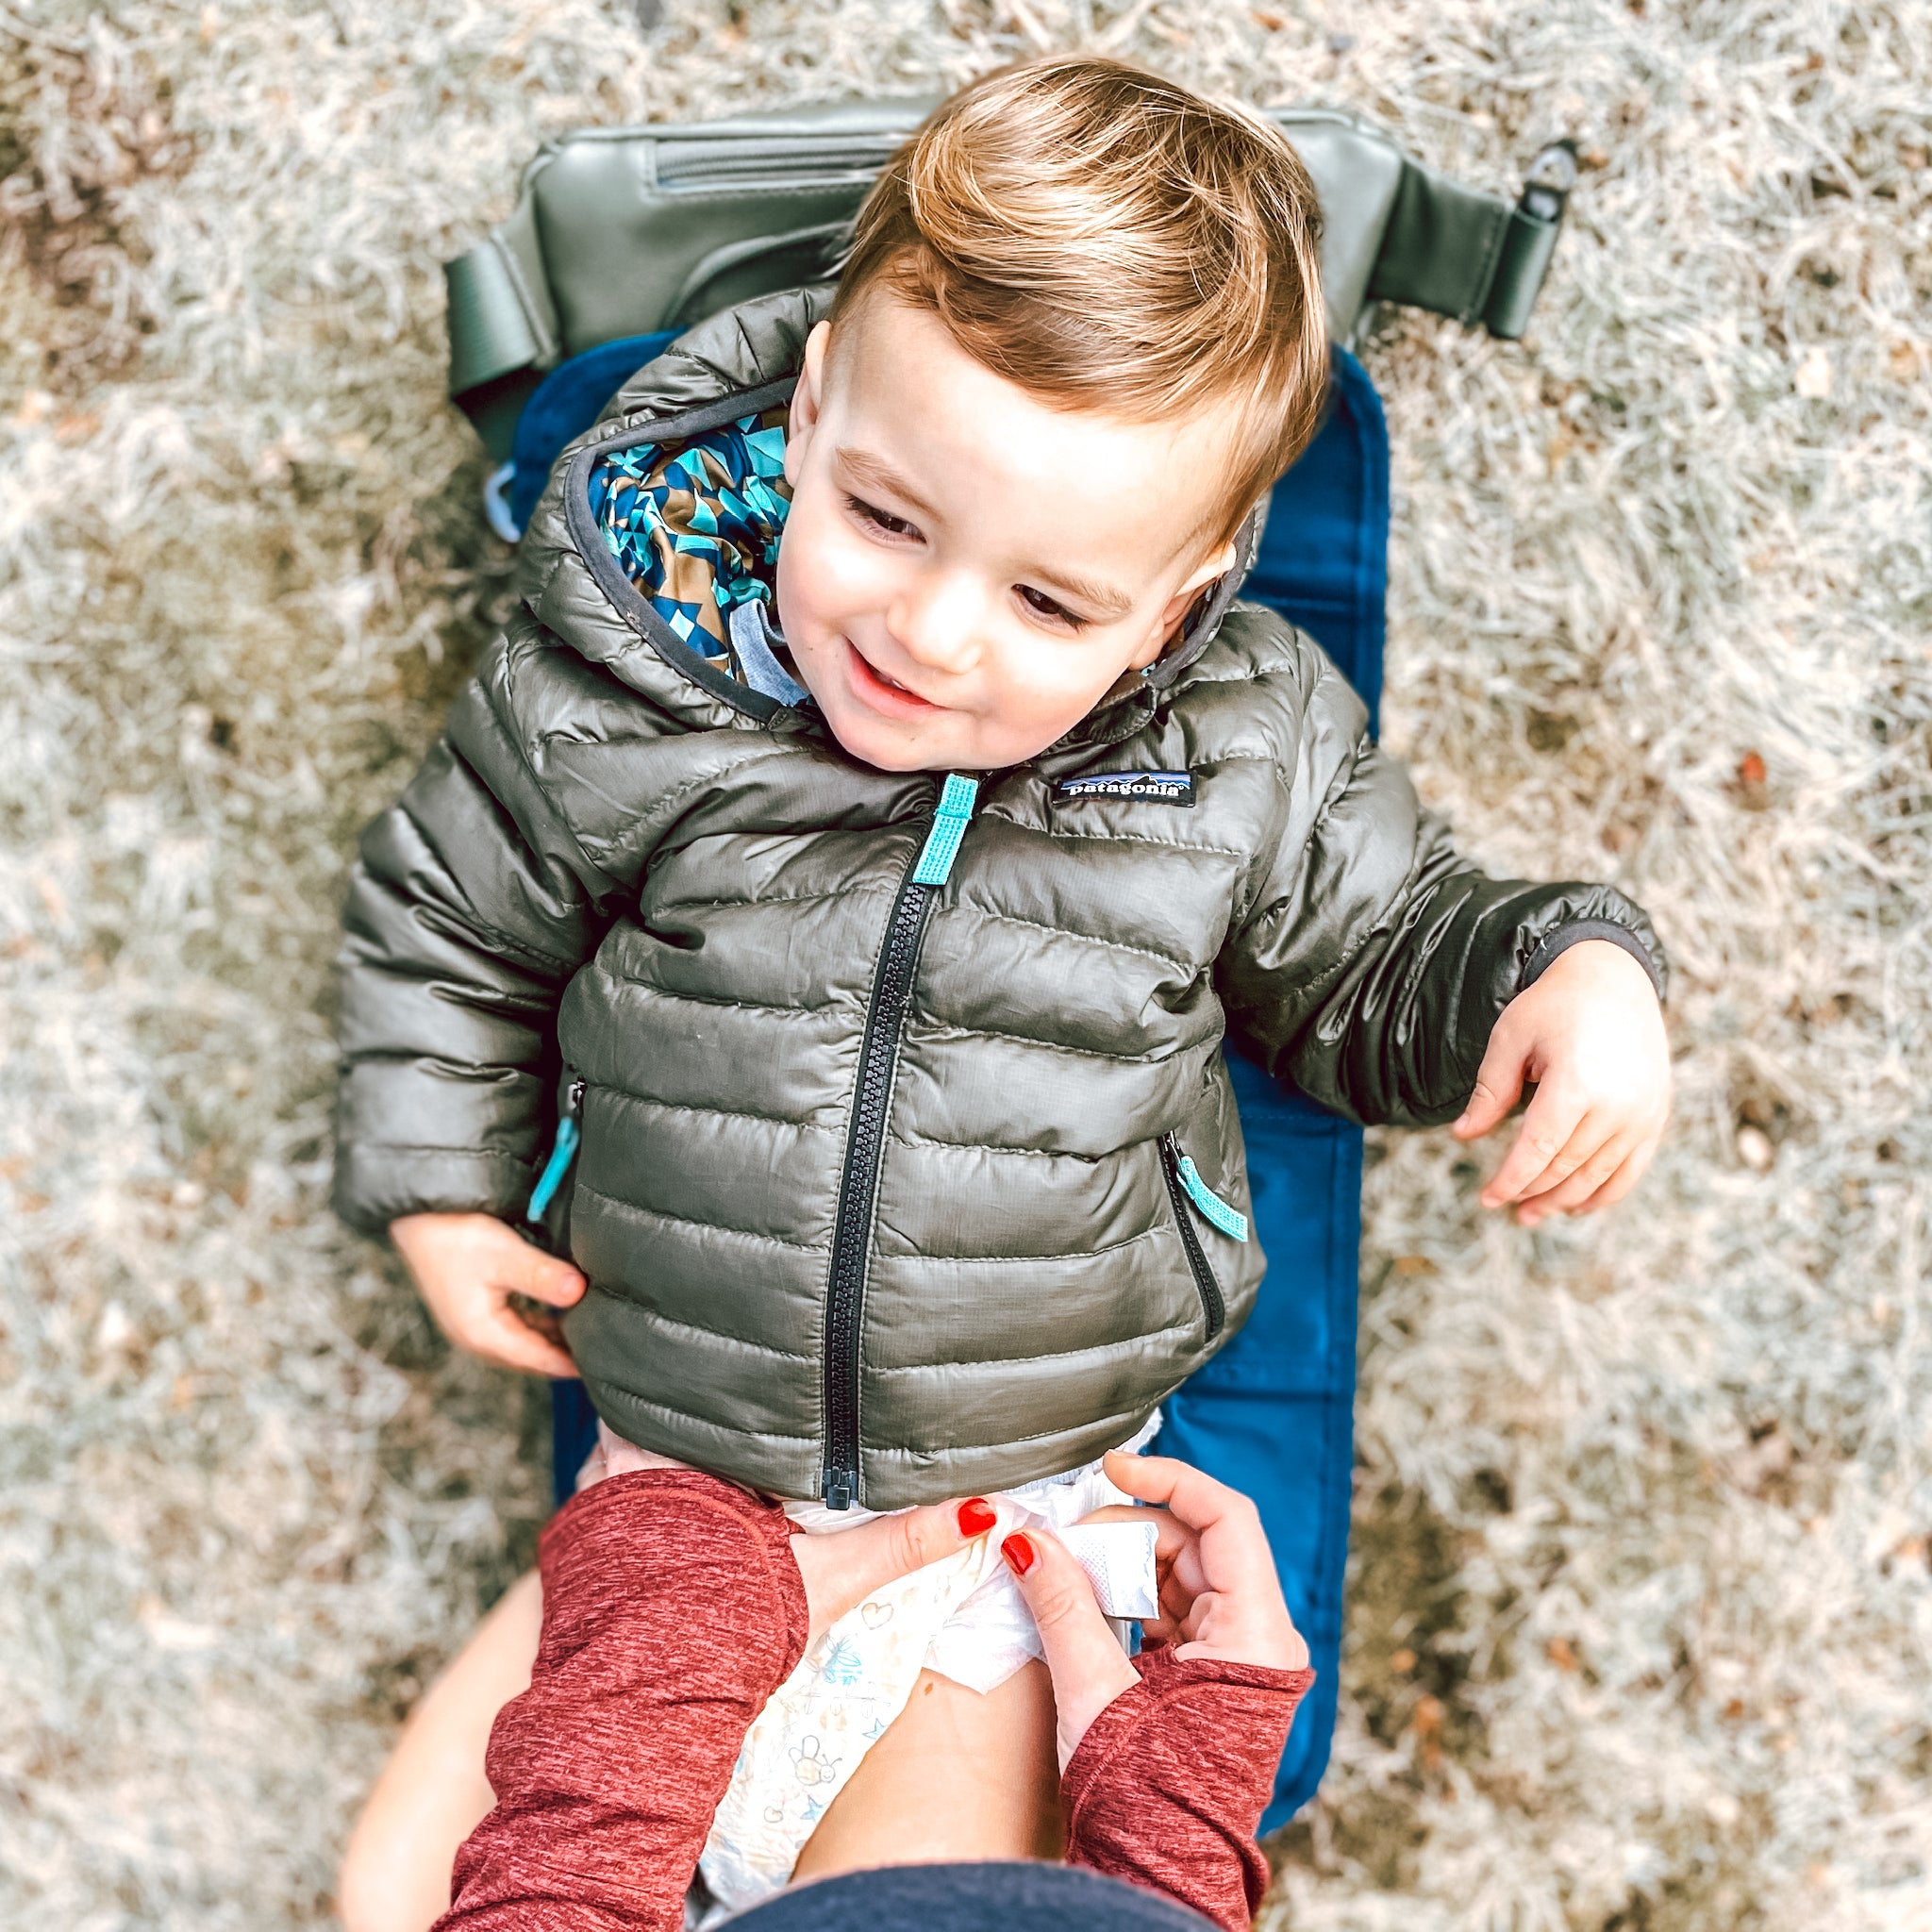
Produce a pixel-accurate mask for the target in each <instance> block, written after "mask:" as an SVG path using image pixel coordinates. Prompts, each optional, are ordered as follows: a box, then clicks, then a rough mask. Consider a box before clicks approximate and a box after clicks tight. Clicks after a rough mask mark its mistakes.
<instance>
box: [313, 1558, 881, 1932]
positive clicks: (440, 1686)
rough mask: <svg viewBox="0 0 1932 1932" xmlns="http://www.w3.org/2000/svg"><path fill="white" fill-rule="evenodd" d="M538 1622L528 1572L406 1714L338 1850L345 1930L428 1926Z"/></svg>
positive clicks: (526, 1670) (485, 1794)
mask: <svg viewBox="0 0 1932 1932" xmlns="http://www.w3.org/2000/svg"><path fill="white" fill-rule="evenodd" d="M542 1622H543V1593H542V1591H541V1587H540V1585H539V1583H538V1580H537V1573H536V1572H535V1571H534V1570H533V1571H531V1572H530V1574H528V1575H527V1576H520V1577H519V1578H518V1579H517V1580H516V1582H515V1583H513V1584H511V1586H510V1587H509V1589H508V1591H505V1592H504V1595H503V1598H502V1600H501V1601H500V1602H499V1603H498V1604H497V1606H496V1607H495V1608H494V1609H492V1610H491V1612H490V1614H489V1615H488V1616H487V1617H485V1618H484V1620H483V1621H482V1623H481V1624H478V1625H477V1628H476V1634H475V1636H474V1637H472V1638H471V1639H470V1641H469V1642H468V1643H466V1644H465V1645H464V1646H463V1648H462V1650H461V1652H460V1653H459V1654H458V1657H457V1659H456V1661H455V1662H454V1663H453V1664H451V1665H450V1667H449V1669H448V1670H446V1671H445V1672H444V1673H443V1674H442V1675H441V1677H439V1678H438V1679H437V1680H436V1682H435V1683H434V1684H432V1685H431V1686H430V1687H429V1690H428V1691H427V1692H426V1693H425V1696H424V1698H423V1701H422V1702H421V1703H420V1704H419V1705H417V1707H416V1708H415V1709H414V1710H413V1711H411V1712H410V1713H409V1720H408V1723H407V1724H404V1726H403V1731H402V1736H401V1737H399V1738H398V1739H397V1740H396V1748H395V1750H394V1751H393V1752H392V1753H391V1756H390V1760H389V1762H388V1763H387V1764H386V1765H384V1766H383V1768H382V1775H381V1776H380V1777H378V1778H377V1779H376V1781H375V1790H373V1791H371V1792H370V1794H369V1802H368V1803H367V1804H366V1805H365V1806H364V1807H362V1815H361V1817H360V1818H358V1820H357V1821H356V1828H355V1830H354V1831H353V1832H352V1833H351V1834H350V1835H349V1848H348V1850H347V1851H346V1852H345V1853H344V1854H343V1855H342V1869H341V1875H340V1876H339V1877H338V1878H337V1880H336V1908H337V1910H338V1911H339V1912H340V1913H341V1920H342V1924H343V1926H344V1927H345V1928H346V1932H427V1928H428V1927H429V1926H430V1925H432V1924H435V1923H436V1921H437V1919H439V1918H440V1917H441V1915H442V1913H443V1912H444V1911H445V1910H446V1909H447V1908H448V1906H449V1879H450V1868H451V1867H452V1866H453V1865H454V1864H455V1863H456V1857H457V1848H458V1846H459V1845H460V1844H461V1843H462V1841H463V1840H465V1839H466V1838H468V1837H469V1835H470V1834H471V1833H472V1832H473V1831H475V1828H476V1826H477V1825H478V1824H481V1823H482V1822H483V1820H484V1818H485V1817H486V1816H488V1814H489V1812H490V1810H491V1807H492V1806H493V1805H494V1804H495V1803H496V1793H495V1792H494V1791H492V1790H491V1789H490V1780H489V1779H488V1778H487V1777H485V1776H484V1774H483V1755H484V1752H485V1751H486V1750H487V1749H488V1747H489V1743H490V1727H491V1724H494V1723H495V1722H496V1713H497V1712H498V1711H499V1710H501V1709H502V1708H503V1707H504V1706H505V1705H506V1704H508V1702H509V1700H510V1699H511V1698H512V1697H517V1696H520V1695H522V1693H523V1692H524V1691H527V1690H528V1689H529V1688H530V1664H531V1662H532V1660H533V1659H534V1658H535V1657H536V1655H537V1638H538V1634H539V1632H540V1630H541V1626H542ZM884 1741H885V1740H883V1739H881V1740H880V1742H881V1743H883V1742H884Z"/></svg>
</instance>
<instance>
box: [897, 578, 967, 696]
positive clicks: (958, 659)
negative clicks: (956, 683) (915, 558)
mask: <svg viewBox="0 0 1932 1932" xmlns="http://www.w3.org/2000/svg"><path fill="white" fill-rule="evenodd" d="M983 615H984V613H983V612H982V610H981V608H980V598H979V593H978V590H977V588H976V587H975V586H974V584H972V583H971V582H970V581H968V580H966V579H965V578H963V577H961V576H958V575H953V574H951V573H947V574H945V575H938V574H935V575H931V576H924V577H922V578H921V579H920V581H918V582H916V583H914V584H912V585H910V586H908V588H907V589H906V590H905V591H902V592H901V594H900V595H899V596H898V597H897V598H896V599H895V600H894V601H893V603H892V605H891V608H889V609H888V610H887V612H886V628H887V629H888V630H889V631H891V634H892V641H893V642H894V643H896V644H897V645H898V646H899V648H900V649H901V650H902V651H904V652H905V653H906V655H907V656H908V658H911V659H912V660H913V661H914V663H917V664H924V665H928V666H930V667H931V668H932V669H933V670H935V671H943V672H947V673H951V674H954V675H958V673H961V672H965V671H970V670H971V669H972V668H973V666H974V663H975V662H976V661H977V659H978V657H979V635H980V627H981V623H982V620H983Z"/></svg>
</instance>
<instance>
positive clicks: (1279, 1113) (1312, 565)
mask: <svg viewBox="0 0 1932 1932" xmlns="http://www.w3.org/2000/svg"><path fill="white" fill-rule="evenodd" d="M667 340H668V338H666V337H656V336H645V337H637V338H633V339H631V340H630V341H627V342H613V343H608V344H607V345H606V346H605V347H604V348H602V349H593V350H591V351H589V352H588V353H587V354H586V355H584V356H580V357H577V358H575V360H573V361H571V362H566V363H565V364H564V365H563V367H562V368H560V369H558V371H556V373H555V374H554V375H551V376H550V377H549V378H548V380H546V381H545V382H544V384H543V386H542V388H541V389H540V390H538V391H537V392H536V394H535V395H533V396H532V397H531V399H530V403H529V406H528V408H526V410H525V424H524V425H519V427H518V432H517V451H518V456H517V475H516V481H515V484H514V486H513V490H512V495H511V502H512V504H513V505H515V504H517V503H525V502H527V503H528V504H530V505H534V504H535V502H536V498H537V494H538V492H539V491H541V487H542V479H543V475H545V474H547V472H548V469H549V465H550V463H551V462H552V461H553V460H554V459H555V458H556V456H557V453H558V451H559V450H560V449H561V448H562V447H563V445H564V444H565V443H566V442H568V441H570V440H571V438H572V437H574V436H575V435H577V434H578V433H579V432H580V431H581V430H582V429H584V428H586V427H588V425H590V424H591V422H592V421H594V420H595V416H596V413H597V411H598V410H599V409H600V408H602V406H603V404H604V402H605V401H606V399H607V398H608V397H609V396H610V395H611V394H612V393H613V392H614V391H616V390H617V388H618V387H619V385H620V384H622V382H623V381H624V379H625V377H626V376H627V375H629V374H630V372H631V370H632V369H634V368H636V367H638V366H640V365H641V363H642V362H643V361H644V360H646V359H647V358H649V357H650V356H652V355H655V354H656V353H657V349H658V347H659V346H660V345H661V344H662V342H663V341H667ZM620 351H621V352H622V353H621V354H619V353H618V352H620ZM592 358H607V359H606V360H604V361H602V362H599V363H598V364H597V367H596V369H595V370H594V372H591V373H590V374H587V375H585V376H583V377H582V378H581V379H579V378H578V377H577V376H575V375H574V374H573V372H574V371H575V370H576V368H577V365H578V364H579V363H589V362H590V361H591V359H592ZM619 365H621V366H619ZM566 376H568V377H570V378H571V380H570V382H569V383H568V384H566V383H565V382H564V381H563V378H565V377H566ZM553 390H554V395H553ZM546 398H551V400H549V401H546V400H545V399H546ZM540 405H541V406H542V408H543V414H542V416H541V420H540V421H539V422H538V423H535V424H531V423H530V416H531V412H532V411H535V410H537V409H538V408H539V406H540ZM567 406H569V407H575V408H578V410H579V413H578V414H577V415H575V416H574V417H573V416H571V415H570V414H569V408H568V407H567ZM525 425H529V437H528V447H529V452H530V454H529V461H530V463H531V465H532V469H531V471H530V472H529V475H532V476H534V478H535V480H534V481H532V482H528V483H527V491H528V494H527V497H525V494H524V492H525V488H526V473H525V468H524V463H525V456H524V451H525ZM539 462H541V465H542V468H541V470H538V469H536V467H535V466H536V465H537V464H538V463H539ZM524 514H527V510H525V512H524ZM519 521H521V518H520V519H519ZM1388 588H1389V432H1388V428H1387V425H1385V423H1384V421H1383V417H1382V405H1381V402H1380V399H1379V398H1378V397H1377V396H1376V394H1375V390H1374V384H1373V383H1371V382H1370V380H1369V377H1368V374H1367V372H1366V371H1365V370H1364V369H1363V368H1362V366H1361V364H1360V363H1359V362H1357V360H1356V359H1355V358H1354V357H1353V356H1350V355H1349V354H1347V353H1346V352H1345V351H1343V350H1339V349H1338V350H1337V351H1336V354H1335V385H1334V390H1333V391H1332V405H1331V408H1330V410H1329V414H1328V417H1327V419H1326V421H1325V422H1324V425H1323V427H1322V431H1321V433H1320V434H1319V435H1318V436H1317V437H1316V439H1315V441H1313V442H1312V443H1311V444H1310V445H1309V447H1308V450H1307V454H1306V455H1305V456H1304V457H1303V458H1302V459H1301V461H1300V462H1298V463H1297V464H1296V465H1295V466H1294V468H1293V469H1292V470H1291V471H1290V472H1289V473H1288V475H1286V476H1284V477H1283V478H1282V479H1281V481H1280V482H1279V483H1278V484H1277V485H1276V486H1275V490H1274V502H1273V505H1272V506H1271V508H1270V510H1269V515H1268V526H1267V529H1266V530H1265V531H1264V533H1263V535H1262V539H1261V549H1260V554H1259V556H1258V558H1257V560H1256V565H1255V569H1254V571H1253V572H1252V574H1251V575H1249V578H1248V581H1247V584H1246V587H1245V589H1244V592H1243V594H1244V595H1247V596H1250V597H1253V598H1255V599H1256V600H1257V601H1258V602H1261V603H1265V604H1271V605H1273V606H1274V608H1275V609H1277V610H1279V611H1280V612H1281V613H1282V615H1283V616H1285V617H1287V618H1288V619H1289V620H1290V621H1291V623H1294V624H1298V625H1301V626H1302V628H1303V629H1305V630H1306V631H1307V632H1308V634H1309V635H1310V636H1311V637H1313V638H1314V639H1315V640H1316V641H1317V642H1319V643H1320V644H1321V645H1322V647H1323V648H1324V650H1325V651H1326V652H1327V653H1328V655H1329V656H1330V657H1331V658H1334V660H1335V662H1336V664H1337V665H1338V666H1339V667H1340V669H1341V672H1342V673H1343V675H1345V676H1346V677H1347V678H1348V679H1349V681H1350V682H1351V683H1352V684H1353V685H1354V686H1355V688H1356V690H1357V691H1359V692H1360V693H1361V695H1362V697H1363V699H1364V700H1365V701H1366V702H1367V704H1368V706H1369V709H1370V713H1371V717H1372V719H1373V717H1374V714H1375V711H1376V709H1377V705H1378V700H1379V699H1380V696H1381V691H1382V647H1383V641H1384V636H1385V608H1386V603H1387V595H1388ZM1228 1058H1229V1062H1230V1067H1231V1071H1232V1073H1233V1075H1234V1087H1235V1094H1236V1097H1237V1099H1238V1100H1239V1102H1240V1104H1241V1130H1242V1132H1243V1134H1244V1135H1245V1136H1246V1139H1247V1145H1248V1179H1249V1186H1250V1189H1251V1191H1252V1194H1253V1202H1254V1221H1255V1231H1256V1234H1257V1237H1258V1238H1259V1240H1260V1241H1261V1244H1262V1246H1263V1247H1264V1248H1265V1249H1266V1250H1267V1252H1268V1256H1269V1269H1268V1274H1267V1278H1266V1279H1265V1280H1264V1281H1263V1282H1262V1284H1261V1291H1260V1295H1259V1297H1258V1298H1257V1302H1256V1305H1255V1311H1254V1313H1253V1314H1252V1315H1251V1316H1250V1317H1249V1318H1248V1323H1247V1325H1246V1326H1245V1327H1244V1328H1243V1329H1242V1330H1241V1333H1240V1334H1239V1335H1237V1336H1236V1337H1235V1339H1234V1340H1233V1341H1231V1342H1230V1343H1229V1344H1228V1345H1227V1347H1226V1348H1225V1349H1224V1350H1223V1351H1222V1353H1221V1354H1220V1355H1219V1356H1217V1357H1215V1359H1214V1360H1213V1361H1211V1362H1210V1363H1209V1364H1208V1366H1207V1368H1205V1369H1203V1370H1202V1371H1201V1373H1200V1374H1198V1375H1196V1376H1194V1377H1193V1379H1192V1380H1191V1381H1190V1382H1189V1383H1188V1384H1187V1385H1186V1387H1185V1388H1183V1389H1182V1390H1181V1391H1180V1392H1179V1393H1178V1394H1177V1395H1175V1396H1174V1398H1173V1400H1172V1401H1171V1402H1170V1403H1169V1404H1168V1407H1167V1422H1166V1425H1165V1426H1164V1427H1163V1428H1162V1430H1161V1432H1160V1436H1159V1438H1158V1441H1157V1442H1156V1443H1155V1445H1154V1446H1155V1447H1156V1448H1157V1449H1158V1451H1159V1452H1160V1453H1162V1454H1164V1455H1170V1456H1178V1457H1184V1458H1185V1459H1186V1460H1187V1461H1189V1462H1191V1463H1193V1464H1195V1465H1196V1466H1197V1467H1198V1468H1201V1469H1205V1470H1207V1471H1208V1473H1209V1474H1211V1475H1214V1476H1217V1477H1219V1478H1220V1480H1221V1481H1223V1482H1224V1483H1228V1484H1231V1485H1232V1486H1233V1487H1234V1488H1236V1489H1238V1490H1241V1491H1245V1492H1246V1493H1247V1494H1248V1495H1250V1496H1252V1497H1253V1498H1254V1499H1255V1501H1256V1503H1257V1505H1258V1506H1259V1507H1260V1511H1261V1518H1262V1522H1263V1523H1264V1524H1266V1526H1267V1530H1268V1537H1269V1541H1270V1542H1271V1543H1272V1544H1273V1546H1274V1555H1275V1560H1276V1563H1277V1564H1278V1566H1279V1568H1280V1571H1281V1581H1282V1587H1283V1589H1284V1591H1286V1593H1287V1596H1288V1604H1289V1608H1290V1609H1291V1611H1292V1612H1293V1615H1294V1620H1295V1624H1296V1625H1297V1626H1298V1627H1299V1629H1300V1630H1301V1632H1302V1634H1303V1635H1304V1636H1305V1637H1306V1638H1307V1642H1308V1649H1309V1651H1310V1652H1311V1654H1312V1661H1313V1663H1314V1666H1315V1669H1316V1671H1317V1672H1318V1673H1319V1674H1318V1676H1317V1678H1316V1680H1315V1687H1314V1689H1313V1690H1312V1691H1310V1692H1309V1693H1308V1695H1307V1699H1306V1700H1305V1701H1304V1703H1303V1705H1302V1707H1301V1709H1300V1711H1299V1712H1298V1713H1297V1715H1296V1718H1295V1724H1294V1730H1293V1733H1292V1735H1291V1737H1290V1739H1289V1742H1288V1751H1287V1755H1286V1756H1285V1757H1283V1759H1282V1765H1281V1772H1280V1775H1279V1777H1278V1778H1277V1780H1276V1783H1275V1788H1274V1802H1273V1804H1272V1805H1271V1806H1270V1807H1269V1809H1268V1812H1267V1814H1266V1816H1265V1817H1264V1818H1263V1820H1262V1828H1263V1829H1264V1830H1273V1829H1274V1827H1275V1826H1276V1825H1279V1824H1286V1823H1287V1821H1288V1819H1289V1818H1290V1817H1291V1815H1292V1814H1293V1813H1294V1811H1295V1810H1296V1809H1297V1808H1298V1807H1300V1806H1302V1805H1303V1804H1305V1803H1307V1800H1308V1798H1309V1797H1311V1796H1312V1795H1313V1793H1314V1790H1315V1787H1316V1785H1317V1784H1318V1783H1319V1782H1320V1780H1321V1776H1322V1773H1323V1771H1324V1768H1325V1767H1326V1765H1327V1762H1328V1746H1329V1740H1330V1738H1331V1737H1332V1735H1333V1732H1334V1728H1335V1704H1336V1691H1337V1689H1338V1686H1339V1681H1340V1677H1341V1598H1342V1573H1343V1567H1344V1564H1345V1562H1346V1560H1347V1556H1348V1507H1349V1494H1350V1487H1351V1476H1352V1472H1353V1468H1354V1460H1355V1334H1356V1278H1357V1255H1358V1249H1359V1245H1360V1235H1361V1174H1362V1135H1361V1129H1360V1128H1359V1127H1357V1126H1355V1125H1354V1124H1351V1123H1350V1122H1347V1121H1343V1120H1340V1119H1338V1118H1337V1117H1336V1116H1335V1115H1333V1114H1330V1113H1326V1112H1324V1111H1323V1109H1321V1108H1318V1107H1316V1106H1315V1105H1314V1104H1313V1103H1312V1102H1311V1101H1309V1100H1307V1099H1306V1098H1305V1097H1304V1096H1302V1095H1301V1094H1300V1093H1298V1092H1296V1091H1294V1089H1293V1088H1292V1087H1291V1086H1289V1085H1288V1084H1287V1083H1286V1082H1282V1081H1276V1080H1272V1079H1270V1078H1269V1076H1268V1075H1267V1074H1264V1073H1263V1072H1262V1071H1261V1069H1260V1068H1259V1067H1258V1066H1257V1065H1256V1064H1255V1063H1254V1062H1253V1061H1252V1060H1250V1059H1248V1058H1246V1057H1245V1056H1244V1055H1243V1054H1242V1053H1241V1049H1240V1046H1239V1044H1238V1043H1237V1044H1236V1045H1234V1046H1233V1047H1231V1049H1230V1051H1229V1056H1228ZM596 1434H597V1418H596V1415H595V1413H594V1412H593V1411H592V1409H591V1405H590V1402H589V1400H588V1399H587V1398H586V1396H585V1394H584V1391H583V1385H582V1384H581V1383H578V1382H559V1383H558V1384H557V1385H556V1408H555V1450H556V1458H557V1459H556V1463H555V1468H556V1473H557V1494H558V1501H559V1502H561V1501H562V1500H563V1499H564V1498H565V1497H566V1496H568V1495H569V1494H570V1486H571V1482H572V1480H573V1478H574V1477H575V1474H576V1471H577V1469H578V1467H579V1465H580V1464H581V1463H582V1462H583V1459H584V1457H586V1456H588V1455H589V1454H590V1451H591V1444H592V1443H593V1442H594V1441H595V1440H596Z"/></svg>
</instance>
